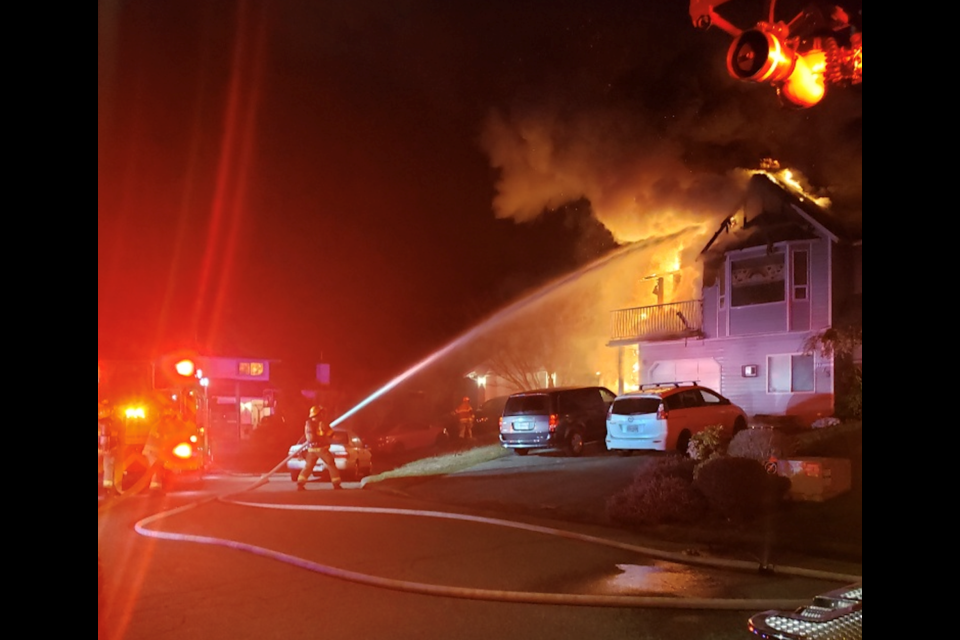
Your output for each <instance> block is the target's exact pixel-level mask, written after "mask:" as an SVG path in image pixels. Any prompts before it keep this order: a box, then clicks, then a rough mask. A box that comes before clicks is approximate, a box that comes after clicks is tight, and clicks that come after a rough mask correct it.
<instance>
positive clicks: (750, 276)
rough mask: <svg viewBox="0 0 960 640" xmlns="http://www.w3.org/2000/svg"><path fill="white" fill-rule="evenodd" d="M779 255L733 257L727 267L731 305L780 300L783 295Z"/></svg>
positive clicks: (783, 283)
mask: <svg viewBox="0 0 960 640" xmlns="http://www.w3.org/2000/svg"><path fill="white" fill-rule="evenodd" d="M784 267H785V265H784V259H783V254H773V255H768V256H762V257H760V258H749V259H747V260H737V261H735V262H734V263H733V264H732V265H731V269H730V289H731V297H732V300H731V303H732V306H734V307H746V306H749V305H753V304H766V303H769V302H783V301H784V299H785V297H786V293H785V292H786V280H785V274H784V271H785V268H784Z"/></svg>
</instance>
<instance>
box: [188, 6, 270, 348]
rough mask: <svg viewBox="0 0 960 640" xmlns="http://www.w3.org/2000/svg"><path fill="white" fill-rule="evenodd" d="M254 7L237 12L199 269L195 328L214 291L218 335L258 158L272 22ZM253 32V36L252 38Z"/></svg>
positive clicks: (212, 326) (212, 322)
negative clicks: (268, 27)
mask: <svg viewBox="0 0 960 640" xmlns="http://www.w3.org/2000/svg"><path fill="white" fill-rule="evenodd" d="M252 6H253V3H252V2H249V1H243V2H241V3H240V6H239V9H238V15H237V28H236V38H235V41H234V49H233V58H232V64H231V73H230V85H229V89H228V94H227V104H226V113H225V117H224V134H223V140H222V143H221V148H220V162H219V166H218V169H217V179H216V186H215V189H214V198H213V204H212V206H211V216H210V225H209V228H208V230H207V246H206V248H205V250H204V252H203V261H202V263H201V268H200V276H199V289H198V296H197V308H196V309H195V315H194V323H195V325H197V324H199V323H200V322H201V321H202V320H203V319H204V308H203V305H204V303H205V302H206V299H207V295H208V294H209V293H210V291H211V289H214V288H215V290H216V293H215V298H214V301H213V303H212V304H211V305H210V308H209V314H208V315H209V319H208V321H207V323H206V325H207V327H208V329H209V331H210V332H213V331H216V329H217V327H218V325H219V323H220V318H221V316H222V314H223V308H224V306H225V305H224V301H225V297H226V295H227V293H228V291H229V281H230V275H231V272H232V270H233V268H234V263H235V258H236V253H237V245H238V241H239V232H240V222H241V217H242V214H243V211H244V207H245V202H244V200H245V198H246V185H247V183H248V176H249V174H250V167H251V164H252V159H253V151H254V139H255V133H256V116H257V107H258V105H259V103H260V98H261V95H260V94H261V90H262V81H263V63H264V58H265V48H266V47H265V44H266V43H265V40H266V37H265V36H266V28H265V25H266V22H267V21H266V20H264V19H262V18H263V16H259V15H251V13H252V12H253V11H254V10H253V9H252V8H251V7H252ZM252 25H253V26H252ZM254 29H255V31H253V33H254V35H253V36H251V35H250V33H251V31H252V30H254ZM251 39H252V40H253V41H252V42H251Z"/></svg>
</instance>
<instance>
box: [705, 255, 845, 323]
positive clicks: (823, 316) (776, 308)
mask: <svg viewBox="0 0 960 640" xmlns="http://www.w3.org/2000/svg"><path fill="white" fill-rule="evenodd" d="M773 250H774V252H773V255H779V256H781V257H782V259H783V265H784V293H783V301H778V302H769V303H764V304H750V305H746V306H733V304H734V303H733V299H734V296H733V264H734V263H737V262H742V261H749V260H751V259H761V258H764V257H765V256H767V257H769V256H770V255H771V252H770V249H769V248H768V247H766V246H764V247H754V248H750V249H745V250H742V251H734V252H730V253H729V254H728V255H727V256H726V258H725V261H724V266H723V269H724V271H725V273H724V277H723V278H721V279H720V280H719V282H718V284H717V285H716V286H713V287H706V288H704V290H703V297H704V309H703V313H704V319H703V324H704V335H705V336H706V337H708V338H711V337H732V336H754V335H763V334H769V333H787V332H793V331H818V330H822V329H825V328H827V327H829V326H830V325H831V322H832V314H833V309H832V306H833V305H832V296H833V288H834V283H833V282H832V280H831V278H832V276H831V267H830V265H831V263H832V258H833V256H832V255H831V254H832V245H831V243H830V242H829V241H828V240H804V241H797V242H788V243H779V244H777V245H776V246H775V247H773ZM798 253H803V254H805V255H806V261H805V262H806V265H807V270H808V273H807V276H806V277H805V278H802V279H800V280H798V279H797V276H798V274H796V273H795V271H796V270H797V268H798V266H797V259H796V256H797V254H798ZM798 282H804V283H805V284H803V285H798V284H797V283H798ZM800 290H803V291H804V292H805V297H800V295H799V291H800ZM721 300H722V302H721Z"/></svg>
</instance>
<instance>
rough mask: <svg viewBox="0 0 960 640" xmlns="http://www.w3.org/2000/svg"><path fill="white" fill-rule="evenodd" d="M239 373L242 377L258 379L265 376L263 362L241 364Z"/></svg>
mask: <svg viewBox="0 0 960 640" xmlns="http://www.w3.org/2000/svg"><path fill="white" fill-rule="evenodd" d="M238 373H239V374H240V375H241V376H245V377H246V376H249V377H251V378H256V377H259V376H262V375H263V363H262V362H241V363H240V367H239V370H238Z"/></svg>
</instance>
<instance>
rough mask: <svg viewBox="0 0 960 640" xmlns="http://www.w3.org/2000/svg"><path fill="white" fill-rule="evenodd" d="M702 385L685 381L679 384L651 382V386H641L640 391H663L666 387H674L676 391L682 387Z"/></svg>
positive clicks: (694, 381) (678, 382)
mask: <svg viewBox="0 0 960 640" xmlns="http://www.w3.org/2000/svg"><path fill="white" fill-rule="evenodd" d="M699 385H700V383H699V382H697V381H696V380H684V381H677V382H651V383H650V384H642V385H640V391H644V390H646V389H663V388H664V387H673V388H674V389H679V388H680V387H697V386H699Z"/></svg>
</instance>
